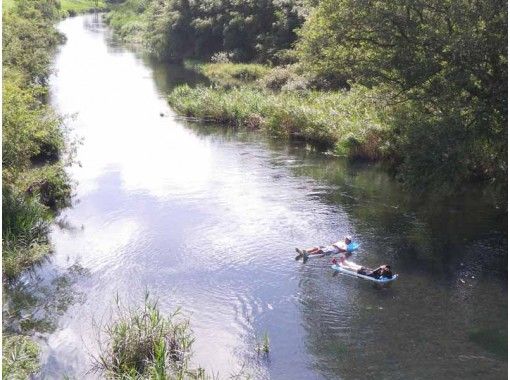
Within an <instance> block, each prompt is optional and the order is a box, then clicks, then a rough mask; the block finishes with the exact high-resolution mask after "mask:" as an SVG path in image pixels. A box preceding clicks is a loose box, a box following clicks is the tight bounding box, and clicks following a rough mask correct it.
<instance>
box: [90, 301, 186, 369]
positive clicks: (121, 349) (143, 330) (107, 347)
mask: <svg viewBox="0 0 510 380" xmlns="http://www.w3.org/2000/svg"><path fill="white" fill-rule="evenodd" d="M115 311H116V320H115V321H114V322H112V323H109V324H106V325H105V326H100V327H99V329H100V330H99V334H100V336H99V343H100V353H99V355H98V356H97V357H96V358H95V366H94V369H95V370H96V371H99V372H101V373H103V374H104V375H105V376H106V377H109V378H113V379H126V378H137V379H139V378H142V379H149V378H150V379H167V378H177V379H183V378H185V377H188V378H191V377H192V376H193V374H194V372H193V371H191V370H190V369H189V368H188V367H189V359H190V355H191V345H192V343H193V338H192V334H191V330H190V327H189V323H188V321H187V320H183V319H180V316H179V311H178V310H177V311H176V312H174V313H173V314H172V315H170V316H168V317H166V316H164V315H162V314H161V313H160V311H159V308H158V306H157V302H156V301H152V300H151V299H150V297H149V294H148V293H146V296H145V302H144V305H143V307H142V308H137V309H130V308H127V307H125V306H123V305H122V304H121V302H120V300H119V298H118V297H117V299H116V309H115Z"/></svg>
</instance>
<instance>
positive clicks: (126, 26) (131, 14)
mask: <svg viewBox="0 0 510 380" xmlns="http://www.w3.org/2000/svg"><path fill="white" fill-rule="evenodd" d="M149 1H150V0H127V1H125V2H123V3H121V4H112V5H110V7H111V11H110V12H108V13H107V14H106V16H105V21H106V22H107V23H108V24H109V25H110V26H111V27H112V28H113V29H114V30H115V32H116V33H117V34H118V35H119V36H120V37H121V38H122V39H123V40H125V41H128V42H134V43H140V44H143V40H144V37H145V34H146V29H147V21H146V19H147V17H146V15H145V14H144V12H145V10H146V9H147V6H148V4H149Z"/></svg>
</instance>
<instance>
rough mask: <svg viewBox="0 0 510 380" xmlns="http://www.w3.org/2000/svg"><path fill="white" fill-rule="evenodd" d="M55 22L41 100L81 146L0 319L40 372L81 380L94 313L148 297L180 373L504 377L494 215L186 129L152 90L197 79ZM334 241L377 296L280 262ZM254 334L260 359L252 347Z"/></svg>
mask: <svg viewBox="0 0 510 380" xmlns="http://www.w3.org/2000/svg"><path fill="white" fill-rule="evenodd" d="M59 28H60V30H61V31H62V32H63V33H65V34H66V36H67V38H68V41H67V43H66V44H65V45H64V46H63V47H62V48H61V51H60V53H59V54H58V55H57V57H56V60H55V69H56V74H55V75H54V76H53V78H52V80H51V94H52V99H53V103H54V105H55V106H56V108H57V109H58V110H59V111H60V112H61V113H64V114H68V115H70V114H75V117H74V118H73V119H72V120H70V121H69V126H70V127H71V128H72V130H73V134H75V135H77V136H80V137H81V138H82V140H83V141H82V144H81V145H80V146H79V148H78V152H77V159H78V161H79V162H80V165H75V166H73V167H72V168H70V173H71V175H72V177H73V178H74V179H75V180H76V181H77V185H76V196H75V202H74V203H75V204H74V206H73V207H72V208H70V209H68V210H65V211H64V212H63V214H62V216H61V218H60V221H59V223H58V224H57V225H56V226H55V228H54V229H53V232H52V241H53V244H54V246H55V253H54V255H53V256H52V257H51V259H50V260H49V262H48V263H46V264H45V265H43V266H42V267H41V268H39V269H37V270H36V271H35V273H33V274H30V275H28V274H27V275H26V276H25V277H24V278H23V279H22V280H21V281H20V283H19V284H17V285H16V286H13V287H12V289H11V290H10V291H9V295H10V298H9V301H8V302H7V304H6V307H5V308H4V317H5V316H6V315H7V316H8V315H9V313H11V314H13V315H15V316H17V317H18V319H19V318H20V317H21V318H22V319H23V321H24V322H23V323H22V324H21V327H22V328H24V329H25V330H33V331H34V332H36V336H37V337H38V339H39V341H40V342H41V343H42V346H43V372H42V374H41V377H42V378H57V377H61V376H62V375H63V374H67V375H70V376H72V377H75V378H95V377H97V374H94V373H90V372H89V370H90V367H91V363H90V358H89V354H91V353H92V354H93V353H94V352H95V350H96V347H97V344H96V341H97V340H96V338H97V337H96V332H95V329H94V326H93V325H94V321H96V322H101V321H102V320H106V319H108V318H109V316H110V312H111V306H112V305H113V300H114V296H115V294H116V293H118V294H119V295H120V297H121V298H122V299H123V300H125V302H126V303H128V304H140V303H141V302H142V301H143V294H144V291H145V289H148V290H149V291H150V292H151V294H152V295H153V296H154V297H157V298H158V299H159V303H160V306H161V308H162V309H163V310H164V311H165V312H171V311H173V310H174V309H175V308H176V307H177V306H181V307H182V309H183V311H184V313H185V314H186V315H188V316H189V317H190V319H191V325H192V327H193V330H194V333H195V337H196V343H195V345H194V352H195V356H194V361H195V363H196V364H200V365H201V366H202V367H205V368H206V369H207V370H208V371H212V372H215V373H216V372H218V373H220V374H221V376H222V377H228V375H229V374H231V373H233V372H235V371H238V370H239V369H240V368H241V367H243V366H244V367H245V368H246V369H247V370H248V371H250V372H252V373H253V374H254V376H255V378H274V379H333V378H335V379H336V378H345V379H353V378H374V377H379V378H398V379H409V378H414V379H419V378H422V379H430V378H432V377H436V378H482V377H483V378H491V379H496V378H506V371H507V358H506V339H507V338H506V337H507V269H506V268H507V235H506V231H507V227H506V217H507V214H506V204H504V203H503V204H499V203H498V202H497V200H495V199H494V198H493V197H492V195H491V193H490V192H489V191H487V190H485V191H482V190H477V189H473V191H471V192H469V193H468V194H466V195H465V196H462V197H461V198H455V199H450V200H444V199H439V198H438V199H433V198H432V197H427V198H425V197H423V196H417V195H416V194H410V193H405V192H403V191H402V190H401V189H400V188H399V187H398V185H397V184H396V183H395V182H394V181H393V180H392V179H391V178H390V177H389V176H388V174H387V173H386V172H384V171H382V170H380V169H378V168H377V167H376V166H373V165H367V164H357V165H354V164H348V163H346V162H345V161H342V160H338V159H332V158H330V157H328V156H326V155H323V154H320V153H316V152H312V151H310V150H308V149H306V146H304V145H302V144H287V143H283V142H275V141H272V140H270V139H266V138H264V137H262V136H260V135H258V134H250V133H242V132H232V131H227V130H224V129H221V128H215V127H212V126H201V125H198V124H191V123H186V122H185V121H183V120H182V119H181V118H178V117H176V116H175V114H174V113H173V112H172V111H171V110H170V109H169V107H168V105H167V103H166V101H165V99H164V97H165V93H166V92H167V91H168V89H169V88H171V87H172V86H174V85H175V84H176V83H179V82H181V83H182V82H184V81H191V82H196V81H198V80H200V78H198V77H197V76H196V75H193V74H192V73H189V72H186V70H184V69H182V68H176V67H164V66H161V65H156V64H154V63H152V62H150V61H149V60H148V59H146V58H144V57H143V55H141V54H138V53H134V52H132V51H130V50H128V49H126V48H123V47H121V46H120V45H119V44H117V43H116V42H115V41H114V40H113V39H112V37H111V35H110V33H109V32H108V31H107V29H106V28H105V26H104V25H103V24H102V23H101V21H100V18H99V17H98V16H94V15H87V16H81V17H76V18H69V19H67V20H64V21H63V22H62V23H61V24H60V26H59ZM160 113H163V114H164V115H165V116H164V117H161V116H160ZM345 234H351V235H353V236H355V238H356V240H357V241H359V242H360V243H361V247H362V249H361V250H360V252H359V253H358V254H357V255H356V256H355V258H354V260H355V261H356V262H359V263H362V264H364V265H366V266H376V265H379V264H382V263H390V264H392V265H393V267H394V268H395V270H396V271H397V272H398V273H399V274H400V278H399V280H398V281H397V282H396V283H395V284H394V285H393V286H392V287H391V288H388V289H383V290H381V289H375V288H373V287H372V286H371V284H368V283H366V282H363V281H360V280H358V279H354V278H349V277H344V276H341V275H339V276H333V275H332V272H331V270H330V268H329V264H328V262H327V261H326V260H311V261H309V262H308V263H307V264H306V265H303V264H301V263H297V262H295V261H294V260H293V258H294V247H296V246H300V247H304V246H310V245H314V244H322V243H324V242H331V241H334V240H337V239H338V238H340V237H342V236H343V235H345ZM265 332H267V333H268V334H269V337H270V341H271V353H270V356H269V359H262V358H258V357H257V355H256V352H255V347H256V345H257V343H256V342H257V340H258V339H259V340H260V339H261V338H262V336H263V335H264V333H265ZM502 347H503V348H502Z"/></svg>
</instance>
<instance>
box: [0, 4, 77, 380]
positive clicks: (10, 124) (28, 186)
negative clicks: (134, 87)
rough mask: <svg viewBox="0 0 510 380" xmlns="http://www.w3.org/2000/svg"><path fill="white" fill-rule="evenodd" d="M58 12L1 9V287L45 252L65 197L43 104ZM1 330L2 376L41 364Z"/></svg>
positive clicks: (54, 118) (60, 139) (58, 150)
mask: <svg viewBox="0 0 510 380" xmlns="http://www.w3.org/2000/svg"><path fill="white" fill-rule="evenodd" d="M59 17H60V10H59V9H58V4H57V3H56V2H53V1H51V0H46V1H34V0H21V1H16V2H13V3H11V4H10V5H9V6H8V7H7V8H6V9H4V12H3V87H2V96H3V104H2V110H3V113H2V137H3V140H2V154H3V157H2V214H3V221H2V264H3V265H2V277H3V283H4V286H7V285H8V284H9V282H10V281H13V280H15V279H16V278H17V277H18V276H19V275H20V274H21V273H22V272H23V271H25V270H27V269H28V268H31V267H32V266H33V265H35V264H36V263H38V262H40V261H41V260H43V259H44V257H46V255H48V254H49V252H50V250H51V245H50V242H49V240H48V232H49V226H50V223H51V221H52V220H53V218H54V216H55V214H56V213H57V212H58V210H59V209H60V208H61V207H63V206H65V205H67V204H68V202H69V199H70V195H71V186H70V181H69V179H68V177H67V174H66V172H65V170H64V166H65V163H66V162H68V160H69V155H68V154H67V153H66V135H65V132H64V129H63V120H62V118H61V117H60V116H59V115H57V114H56V113H55V112H54V110H53V109H52V108H51V107H50V106H49V105H48V104H47V98H48V88H47V82H48V77H49V74H50V63H51V59H52V55H53V53H54V51H55V49H56V47H57V46H58V44H59V43H61V42H62V41H63V36H61V35H60V34H59V33H58V32H57V31H56V29H55V27H54V23H55V22H56V21H57V20H58V19H59ZM4 323H6V322H5V321H4ZM3 333H4V339H3V341H2V343H3V362H2V368H3V373H4V377H6V378H7V377H8V378H27V377H29V376H30V374H31V373H33V372H35V371H37V369H38V366H39V365H38V352H39V351H38V348H37V345H36V344H35V343H33V342H32V341H31V340H30V338H28V337H25V336H22V335H18V334H19V331H15V330H14V331H6V330H5V324H4V329H3Z"/></svg>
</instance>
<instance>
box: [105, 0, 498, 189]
mask: <svg viewBox="0 0 510 380" xmlns="http://www.w3.org/2000/svg"><path fill="white" fill-rule="evenodd" d="M358 6H359V5H358V4H351V5H350V6H347V5H342V6H338V4H335V3H334V2H329V1H328V2H324V3H323V4H322V3H321V4H317V5H311V4H309V5H306V6H302V4H300V3H299V2H294V1H291V2H289V4H288V5H287V6H286V7H282V6H277V5H275V3H274V2H269V3H267V4H266V3H265V4H264V5H256V4H250V5H249V6H247V7H245V8H242V9H240V8H239V7H237V6H236V5H235V4H227V3H225V4H223V3H222V4H217V5H210V6H206V7H200V6H198V5H195V4H189V5H187V6H186V5H184V4H180V3H169V4H166V5H164V4H162V3H158V2H155V1H147V2H143V1H140V0H128V1H125V2H124V3H122V4H121V5H118V6H116V7H114V9H113V11H112V12H111V13H110V14H109V15H108V16H107V18H106V20H107V22H108V23H109V24H110V25H111V26H112V27H113V29H114V30H115V31H116V32H117V33H118V34H119V35H120V37H121V38H123V39H124V40H129V41H131V42H137V43H139V44H141V45H143V46H144V47H145V48H146V49H147V50H148V51H149V52H150V54H151V55H153V56H154V57H156V58H158V59H160V60H162V61H165V62H172V63H176V62H181V63H182V62H185V61H186V60H188V59H195V60H199V61H201V62H209V61H211V62H215V63H214V64H212V65H211V64H209V65H207V64H205V65H204V64H199V65H198V68H199V70H201V71H203V73H204V74H205V75H208V73H207V71H209V74H210V75H208V76H209V77H210V78H213V79H221V81H222V82H223V83H222V84H220V85H219V86H216V87H215V88H214V89H202V88H197V89H192V90H189V89H185V88H183V89H176V90H174V91H175V93H174V94H171V95H170V102H171V104H172V106H174V107H175V108H176V109H177V111H178V112H180V113H182V114H184V115H188V116H193V117H198V118H203V119H204V120H205V119H210V120H213V121H215V122H217V123H218V122H219V123H222V122H225V123H226V124H229V125H232V124H235V125H244V124H246V123H247V121H246V120H247V119H248V118H249V116H250V115H252V116H253V117H252V118H251V119H253V120H255V119H258V120H259V122H257V123H258V124H262V125H269V127H266V128H263V129H264V130H266V131H268V132H269V133H271V134H272V135H275V136H291V137H297V138H302V139H305V140H307V141H309V142H311V143H316V144H319V145H326V146H327V147H328V149H330V150H331V151H332V152H334V153H335V154H339V155H343V156H347V157H350V158H361V159H370V160H373V159H378V160H381V159H382V160H384V161H386V162H389V163H390V164H391V165H390V166H391V167H392V168H393V172H394V173H395V174H396V177H397V178H398V179H399V181H400V182H402V183H403V184H405V185H406V186H408V187H411V188H413V189H415V190H416V189H419V190H420V191H423V190H425V191H426V190H434V189H437V188H441V189H442V190H444V191H446V192H449V193H454V192H456V191H461V190H462V189H464V188H465V187H468V186H469V185H470V184H473V183H480V182H482V183H483V182H485V183H491V184H492V183H496V184H497V185H498V186H500V187H501V189H502V190H501V191H502V193H504V192H505V191H506V187H507V186H506V178H507V162H506V157H507V146H506V139H507V134H506V124H507V122H506V120H507V118H506V113H507V112H506V106H505V104H506V90H505V89H504V85H502V83H505V82H506V79H505V78H506V76H507V74H506V69H505V68H506V63H505V62H504V59H503V58H502V57H504V56H505V55H506V53H505V52H504V51H501V52H500V53H497V54H493V53H492V52H493V51H495V49H500V50H501V49H503V50H504V48H501V46H506V43H502V42H504V40H502V39H501V38H502V37H501V36H503V35H504V33H489V32H488V30H489V29H484V28H479V29H475V30H471V29H469V28H467V27H466V25H489V24H490V25H492V26H491V28H494V30H498V31H499V30H503V31H504V30H506V26H505V25H506V21H505V20H504V18H502V17H500V16H498V15H500V14H501V12H499V5H498V6H495V10H494V12H492V11H491V12H485V11H484V10H478V9H471V6H470V5H466V4H460V3H459V4H458V5H457V6H458V7H460V8H462V9H465V10H466V12H465V13H463V14H462V17H460V18H459V19H458V20H456V26H455V27H454V29H455V30H456V31H455V33H453V32H452V30H453V29H452V25H450V24H447V25H445V20H444V17H445V16H444V14H445V13H444V12H442V11H440V10H439V9H429V10H427V12H430V14H429V15H428V17H425V18H423V15H422V16H420V17H419V20H417V21H416V22H415V23H413V22H411V23H409V24H406V25H405V26H399V25H400V21H399V20H401V19H406V18H407V17H411V18H412V15H409V14H408V13H406V11H404V10H403V9H401V7H400V6H399V5H395V8H391V7H388V9H385V10H384V11H380V12H379V11H377V12H373V13H372V12H368V13H365V12H363V11H361V10H360V12H359V19H357V20H358V21H357V22H352V17H351V16H350V9H351V8H352V9H357V7H358ZM452 9H453V8H452ZM224 14H225V15H228V16H225V17H219V15H224ZM413 17H414V16H413ZM273 18H274V20H273ZM336 20H342V22H337V21H336ZM269 21H272V22H269ZM372 24H374V25H379V24H388V25H392V27H391V28H390V29H388V30H386V29H384V30H378V34H377V38H375V39H370V40H366V30H364V29H363V27H362V26H363V25H372ZM289 25H292V28H291V29H290V30H289V28H288V26H289ZM400 27H402V28H404V29H405V30H404V29H399V28H400ZM430 30H437V31H438V33H439V34H440V35H441V38H437V36H435V35H434V34H433V33H432V34H431V33H429V31H430ZM447 30H450V31H451V32H449V33H447V32H446V31H447ZM491 30H492V29H491ZM347 35H352V38H348V39H346V38H345V36H347ZM394 35H398V36H399V38H398V39H397V41H396V42H395V41H393V36H394ZM407 35H416V36H417V37H416V38H417V40H414V39H411V38H406V36H407ZM353 41H363V43H360V42H353ZM377 41H384V43H379V42H377ZM418 41H426V43H422V42H418ZM469 41H479V45H480V46H483V49H485V50H484V52H486V53H483V54H482V53H479V52H478V50H477V51H474V52H473V54H470V55H469V57H470V59H472V63H471V64H470V67H472V68H475V67H483V68H484V69H480V71H477V69H473V70H474V71H473V72H472V73H467V72H466V70H465V64H464V63H462V62H459V61H458V59H457V57H458V56H460V55H459V54H464V53H455V52H457V51H458V52H463V51H464V49H465V47H466V46H474V45H472V44H471V42H469ZM421 45H424V46H426V47H427V49H428V50H427V52H426V53H424V54H417V55H414V54H409V52H412V51H415V50H416V46H421ZM437 51H443V52H446V53H444V54H445V56H444V57H442V58H441V57H439V56H437V54H436V52H437ZM489 56H490V57H492V58H491V59H488V58H487V57H489ZM423 57H427V58H426V59H424V58H423ZM406 59H409V61H406ZM218 62H221V63H218ZM228 62H235V64H234V63H228ZM445 62H449V64H448V65H446V64H445ZM254 63H263V64H264V65H258V66H259V67H263V69H262V71H265V72H269V73H268V74H266V75H267V76H269V77H272V85H276V87H272V86H271V85H270V86H269V89H268V88H267V86H266V85H265V84H264V83H263V84H262V85H261V86H259V85H257V83H255V82H256V81H250V80H246V78H240V77H237V78H236V77H235V75H233V71H236V69H233V68H234V67H235V65H240V66H241V65H244V66H246V65H250V64H254ZM240 66H239V67H240ZM410 67H414V68H416V69H412V70H410V69H409V68H410ZM431 68H435V69H431ZM243 70H244V69H240V71H243ZM496 77H497V78H498V79H497V80H496V79H495V78H496ZM228 80H230V83H227V82H228ZM261 80H262V81H263V82H264V80H263V79H261ZM279 81H283V84H282V85H280V84H279ZM265 82H266V84H271V83H270V82H271V80H267V81H265ZM354 84H355V85H354ZM245 86H248V87H249V89H248V90H247V89H246V88H244V87H245ZM232 87H238V88H237V89H232ZM351 87H353V88H354V89H355V90H354V93H353V94H350V91H349V90H350V89H351ZM268 90H269V91H268ZM359 92H362V93H363V94H365V95H364V96H365V97H366V98H364V99H361V104H358V102H359V101H360V98H359ZM178 96H184V98H183V99H178ZM266 97H267V98H271V100H272V101H273V102H274V103H275V104H276V105H274V106H272V107H262V108H263V111H264V113H263V114H262V113H260V111H261V108H260V107H259V108H257V107H255V106H254V104H253V102H252V100H253V99H254V98H266ZM334 97H336V100H339V103H340V105H337V104H336V102H335V104H334V105H332V106H330V107H329V109H326V107H322V106H321V102H322V101H324V102H325V103H326V104H327V102H328V100H329V99H331V98H334ZM350 98H352V100H349V99H350ZM368 98H369V99H368ZM197 99H199V100H200V101H204V102H207V103H204V105H203V106H202V109H200V106H199V105H198V104H197V103H196V100H197ZM310 99H314V100H317V101H311V100H310ZM227 100H228V102H230V103H233V104H229V105H226V106H225V101H227ZM192 103H194V104H192ZM299 103H302V104H301V109H300V110H296V107H295V106H294V105H297V104H299ZM345 107H350V108H351V110H349V109H346V108H345ZM305 109H306V110H305ZM238 111H239V112H238ZM352 114H357V115H355V116H353V115H352ZM374 114H377V117H376V121H375V123H373V121H374ZM356 118H357V119H358V120H356V121H353V119H356ZM277 121H280V122H281V124H280V125H279V126H278V125H277V124H276V123H277ZM358 121H359V122H358ZM248 124H250V125H251V124H253V123H252V122H250V123H248ZM374 124H375V125H376V127H375V128H374ZM354 125H355V126H354ZM339 126H340V127H339ZM314 129H316V130H314ZM374 129H375V130H377V132H376V133H374ZM381 130H382V131H384V132H383V133H381V132H380V131H381Z"/></svg>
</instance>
